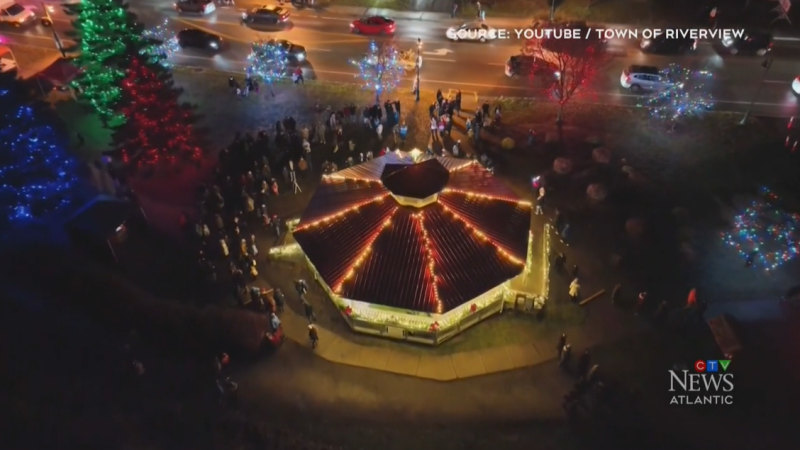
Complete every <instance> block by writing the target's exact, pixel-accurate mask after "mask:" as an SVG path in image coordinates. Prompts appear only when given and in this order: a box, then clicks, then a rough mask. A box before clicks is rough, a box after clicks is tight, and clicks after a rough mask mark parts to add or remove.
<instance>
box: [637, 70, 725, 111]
mask: <svg viewBox="0 0 800 450" xmlns="http://www.w3.org/2000/svg"><path fill="white" fill-rule="evenodd" d="M662 74H663V75H664V76H666V77H667V78H668V79H669V80H670V81H671V84H670V86H669V87H668V88H667V89H664V90H663V91H659V92H656V93H655V94H654V95H651V96H645V97H643V98H642V100H641V101H640V103H639V106H640V107H645V108H649V109H650V113H651V115H652V116H653V117H655V118H658V119H666V120H677V119H679V118H681V117H684V116H691V115H700V114H702V113H704V112H706V111H709V110H711V109H712V108H713V106H714V97H713V95H711V92H710V89H711V83H712V81H713V79H714V75H713V74H712V73H711V72H708V71H705V70H691V69H686V68H684V67H681V66H680V65H677V64H670V65H669V67H668V68H666V69H664V70H663V71H662Z"/></svg>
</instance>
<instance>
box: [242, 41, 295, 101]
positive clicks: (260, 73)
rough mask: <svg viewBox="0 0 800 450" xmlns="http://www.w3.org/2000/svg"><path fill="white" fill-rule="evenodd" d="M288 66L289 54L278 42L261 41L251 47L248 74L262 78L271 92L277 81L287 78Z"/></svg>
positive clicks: (248, 57) (248, 58)
mask: <svg viewBox="0 0 800 450" xmlns="http://www.w3.org/2000/svg"><path fill="white" fill-rule="evenodd" d="M288 64H289V54H288V53H287V51H286V49H285V48H284V47H283V46H282V45H280V44H279V43H278V42H277V41H275V40H261V41H256V42H253V43H252V44H251V45H250V54H249V55H247V67H246V70H247V74H248V75H249V76H251V77H258V78H260V79H261V81H262V82H264V83H266V84H268V85H269V88H270V91H271V90H272V84H273V83H274V82H275V80H278V79H280V78H282V77H284V76H286V74H287V73H286V67H287V65H288ZM273 94H274V93H273Z"/></svg>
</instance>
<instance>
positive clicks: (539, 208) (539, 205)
mask: <svg viewBox="0 0 800 450" xmlns="http://www.w3.org/2000/svg"><path fill="white" fill-rule="evenodd" d="M543 208H544V188H542V189H539V196H538V197H536V210H535V211H534V212H535V213H536V215H537V216H541V215H542V214H544V209H543Z"/></svg>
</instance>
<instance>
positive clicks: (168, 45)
mask: <svg viewBox="0 0 800 450" xmlns="http://www.w3.org/2000/svg"><path fill="white" fill-rule="evenodd" d="M168 25H169V19H167V20H164V23H163V24H161V25H159V26H157V27H153V28H149V29H147V30H145V31H144V32H143V33H142V37H143V38H145V39H146V40H147V41H149V43H150V44H151V45H147V46H145V47H144V48H142V49H141V50H140V51H139V53H140V54H142V55H148V56H150V58H151V61H150V62H151V63H159V64H161V65H162V66H164V67H170V66H171V64H170V61H169V60H170V59H171V58H172V55H174V54H175V53H176V52H178V51H180V49H181V46H180V45H179V44H178V37H177V36H176V35H175V32H174V31H172V30H170V29H169V26H168Z"/></svg>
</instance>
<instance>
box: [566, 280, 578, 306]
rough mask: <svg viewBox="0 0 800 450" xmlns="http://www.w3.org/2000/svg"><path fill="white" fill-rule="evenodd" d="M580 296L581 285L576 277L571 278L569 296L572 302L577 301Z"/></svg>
mask: <svg viewBox="0 0 800 450" xmlns="http://www.w3.org/2000/svg"><path fill="white" fill-rule="evenodd" d="M580 296H581V285H580V283H579V282H578V279H577V278H575V279H574V280H572V283H570V284H569V298H570V299H571V300H572V302H573V303H577V301H578V300H579V299H580Z"/></svg>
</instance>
